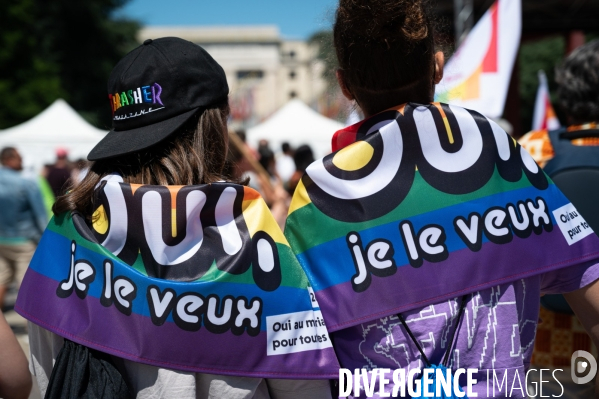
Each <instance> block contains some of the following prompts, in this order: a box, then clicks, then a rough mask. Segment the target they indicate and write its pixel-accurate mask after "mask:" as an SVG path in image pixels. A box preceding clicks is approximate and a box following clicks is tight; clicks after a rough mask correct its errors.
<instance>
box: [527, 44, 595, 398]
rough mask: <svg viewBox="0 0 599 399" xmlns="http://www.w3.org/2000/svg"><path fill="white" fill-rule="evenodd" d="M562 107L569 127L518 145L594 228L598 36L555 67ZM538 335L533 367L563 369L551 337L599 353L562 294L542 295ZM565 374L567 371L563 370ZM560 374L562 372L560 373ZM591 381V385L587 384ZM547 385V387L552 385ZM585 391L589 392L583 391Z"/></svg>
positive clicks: (576, 389)
mask: <svg viewBox="0 0 599 399" xmlns="http://www.w3.org/2000/svg"><path fill="white" fill-rule="evenodd" d="M555 80H556V82H557V84H558V89H557V95H558V104H559V107H560V108H561V109H562V110H563V111H564V114H565V115H566V118H567V125H568V126H567V127H565V128H559V129H556V130H552V131H548V130H538V131H533V132H530V133H528V134H526V135H525V136H524V137H522V138H521V139H520V145H522V147H524V148H525V149H527V150H528V151H529V152H530V154H531V155H532V157H533V158H534V159H535V160H536V161H537V162H538V163H539V165H542V166H543V168H544V171H545V173H547V174H548V175H549V176H550V177H551V179H552V180H553V181H554V183H555V184H556V185H557V186H558V187H559V188H560V189H561V190H562V191H563V192H564V194H566V195H567V196H568V198H569V199H570V200H571V201H572V203H573V204H574V205H575V206H576V209H577V210H578V211H580V213H581V214H582V215H583V216H584V217H585V220H586V222H587V223H588V224H589V225H590V227H591V228H593V230H595V231H597V229H599V40H594V41H592V42H589V43H587V44H585V45H583V46H581V47H579V48H577V49H576V50H574V51H573V52H572V53H571V54H570V55H569V56H568V57H567V58H566V59H565V60H564V61H563V63H562V64H561V65H560V66H559V67H558V68H557V69H556V71H555ZM541 305H543V307H542V309H541V319H542V320H543V323H542V324H541V325H540V326H539V327H538V335H539V339H538V340H537V343H536V344H535V351H534V359H535V363H534V366H535V367H542V368H546V369H548V370H549V369H551V370H555V372H556V373H560V369H562V368H563V364H562V363H561V362H560V361H559V358H558V357H556V356H554V355H553V353H552V350H551V348H552V345H551V343H552V342H560V341H561V342H563V343H564V344H565V345H568V347H571V348H572V350H584V351H586V352H589V353H595V354H596V353H597V347H596V346H594V345H593V342H592V341H590V340H585V339H578V338H577V337H578V336H580V334H581V330H582V326H581V325H580V322H579V321H578V319H577V317H576V316H575V315H574V313H573V312H572V310H571V308H570V307H569V306H568V304H567V302H566V300H565V299H564V297H563V296H562V295H545V296H544V297H543V298H541ZM562 373H563V371H562ZM558 375H559V374H558ZM553 385H554V387H553V392H551V390H550V389H547V391H546V392H548V393H555V394H556V396H557V395H559V394H560V391H561V390H563V391H564V392H565V394H566V395H570V396H572V397H586V396H589V395H590V394H589V393H588V392H589V391H591V392H592V388H593V387H592V383H589V384H586V386H585V385H579V384H574V383H570V382H569V381H567V382H566V383H563V386H560V387H558V386H557V385H555V384H553ZM589 385H591V386H589ZM548 388H549V387H548ZM585 389H586V390H587V392H586V393H585V392H584V390H585Z"/></svg>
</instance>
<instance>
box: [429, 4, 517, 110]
mask: <svg viewBox="0 0 599 399" xmlns="http://www.w3.org/2000/svg"><path fill="white" fill-rule="evenodd" d="M521 32H522V11H521V4H520V0H497V1H496V2H495V3H493V5H492V6H491V7H490V8H489V9H488V10H487V12H486V13H485V14H484V15H483V16H482V18H481V19H480V20H479V21H478V22H477V24H476V25H475V26H474V28H472V30H471V31H470V33H469V34H468V36H467V37H466V39H465V40H464V42H462V44H461V45H460V46H459V47H458V49H457V51H456V52H455V54H454V55H453V56H452V57H451V58H450V59H449V61H448V62H447V64H446V66H445V69H444V71H443V72H444V76H443V80H441V82H440V83H439V84H438V85H437V88H436V92H435V100H436V101H440V102H446V103H450V104H455V105H460V106H463V107H466V108H470V109H473V110H476V111H478V112H480V113H482V114H484V115H486V116H488V117H492V118H497V117H500V116H501V115H502V114H503V108H504V106H505V99H506V97H507V91H508V87H509V84H510V78H511V76H512V69H513V67H514V62H515V60H516V56H517V55H518V48H519V46H520V34H521Z"/></svg>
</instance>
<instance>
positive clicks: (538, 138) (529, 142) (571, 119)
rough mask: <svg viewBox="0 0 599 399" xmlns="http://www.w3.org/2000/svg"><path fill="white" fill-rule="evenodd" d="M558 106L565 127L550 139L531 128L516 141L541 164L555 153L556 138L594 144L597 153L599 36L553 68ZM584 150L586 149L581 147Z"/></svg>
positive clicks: (547, 133) (588, 144)
mask: <svg viewBox="0 0 599 399" xmlns="http://www.w3.org/2000/svg"><path fill="white" fill-rule="evenodd" d="M555 80H556V82H557V84H558V89H557V101H558V106H559V107H560V108H561V109H562V110H563V111H564V113H565V114H566V118H567V121H566V123H567V127H566V128H560V129H558V130H557V131H556V134H557V137H558V138H559V139H560V140H559V141H554V140H553V139H552V135H551V134H550V132H549V131H548V130H546V129H543V130H533V131H531V132H528V133H527V134H525V135H524V136H522V137H521V138H520V140H518V141H519V143H520V145H521V146H522V147H524V148H525V149H526V150H527V151H528V152H529V153H530V155H531V156H532V157H533V159H534V160H535V161H536V162H537V163H538V164H539V166H541V167H545V165H547V164H548V163H549V162H550V161H551V160H552V159H553V158H554V157H555V156H556V155H559V156H561V155H562V154H557V153H556V151H555V147H554V146H555V145H559V143H560V141H563V140H568V142H569V143H570V144H571V145H573V146H577V147H594V148H592V149H590V151H594V152H597V153H599V137H597V131H599V39H595V40H593V41H592V42H589V43H587V44H585V45H584V46H582V47H579V48H577V49H576V50H574V51H573V52H572V54H570V56H568V58H566V60H565V61H564V63H563V65H562V66H561V67H559V68H558V69H557V70H556V74H555ZM583 151H586V150H583Z"/></svg>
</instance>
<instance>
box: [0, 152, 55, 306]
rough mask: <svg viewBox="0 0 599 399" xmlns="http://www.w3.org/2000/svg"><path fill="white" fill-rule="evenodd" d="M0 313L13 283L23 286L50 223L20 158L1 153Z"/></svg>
mask: <svg viewBox="0 0 599 399" xmlns="http://www.w3.org/2000/svg"><path fill="white" fill-rule="evenodd" d="M0 163H1V164H2V166H1V167H0V310H1V309H2V307H3V306H4V298H5V296H6V291H7V290H8V288H9V286H10V284H11V283H12V282H14V283H15V285H16V286H17V288H18V287H19V286H20V285H21V281H22V280H23V276H24V275H25V271H26V270H27V266H28V265H29V261H30V260H31V257H32V256H33V253H34V252H35V247H36V244H37V242H38V241H39V239H40V236H41V235H42V232H43V231H44V229H45V228H46V224H47V223H48V217H47V214H46V209H45V207H44V201H43V200H42V195H41V193H40V189H39V187H38V185H37V183H36V182H35V181H31V180H28V179H25V178H24V177H22V176H21V175H20V173H19V172H20V171H21V170H22V169H23V161H22V159H21V155H20V154H19V152H18V151H17V149H16V148H14V147H6V148H3V149H2V151H0Z"/></svg>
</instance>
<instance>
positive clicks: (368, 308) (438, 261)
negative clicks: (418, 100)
mask: <svg viewBox="0 0 599 399" xmlns="http://www.w3.org/2000/svg"><path fill="white" fill-rule="evenodd" d="M333 150H334V151H336V152H334V153H332V154H330V155H328V156H326V157H324V158H323V159H321V160H318V161H316V162H314V163H313V164H312V165H310V167H308V169H307V170H306V174H305V175H304V177H303V178H302V180H301V182H300V184H299V185H298V188H297V190H296V192H295V195H294V198H293V201H292V203H291V207H290V210H289V217H288V220H287V225H286V228H285V234H286V237H287V239H288V241H289V243H290V245H291V248H292V249H293V251H294V252H295V254H296V256H297V257H298V259H299V261H300V263H301V264H302V266H303V268H304V270H305V271H306V273H307V275H308V278H309V280H310V283H311V285H312V288H313V289H314V291H315V294H316V298H317V299H318V302H319V304H320V309H321V311H322V314H323V316H324V319H325V321H326V323H327V328H328V330H329V331H330V332H332V331H337V330H340V329H343V328H347V327H350V326H353V325H356V324H359V323H362V322H367V321H369V320H373V319H376V318H381V317H386V316H388V315H392V314H397V313H399V312H403V311H407V310H410V309H415V308H421V307H423V306H426V305H428V304H433V303H437V302H441V301H443V300H446V299H448V298H455V297H457V296H461V295H464V294H467V293H471V292H474V291H478V290H482V289H485V288H488V287H491V286H494V285H498V284H502V283H506V282H510V281H514V280H517V279H521V278H525V277H529V276H533V275H537V274H540V273H544V272H548V271H551V270H556V269H559V268H563V267H567V266H571V265H575V264H580V263H583V262H597V261H598V260H597V259H598V258H599V238H598V237H597V236H596V235H595V234H594V233H593V231H592V229H591V228H590V227H589V226H588V224H587V223H586V222H585V220H584V218H583V217H582V215H580V214H579V213H578V211H577V210H576V209H575V208H574V207H573V206H572V204H571V203H570V202H569V201H568V199H567V198H565V197H564V195H563V194H562V193H561V192H560V191H559V190H558V189H557V188H556V186H555V185H554V184H553V183H552V182H551V180H550V179H549V178H548V177H547V176H546V175H545V174H544V173H543V171H542V170H541V169H540V168H539V167H538V166H537V164H535V162H534V161H533V160H532V158H531V157H530V155H529V154H528V153H527V152H526V151H525V150H524V149H523V148H522V147H520V146H519V145H518V144H517V143H516V141H515V140H513V139H512V138H511V137H509V136H508V135H507V134H506V133H505V132H504V131H503V130H501V128H500V127H499V126H498V125H497V124H496V123H494V122H493V121H491V120H489V119H487V118H485V117H484V116H482V115H481V114H479V113H477V112H474V111H470V110H467V109H464V108H460V107H456V106H451V105H446V104H441V103H433V104H427V105H419V104H412V103H409V104H406V105H404V106H401V107H399V108H397V109H392V110H388V111H385V112H383V113H380V114H377V115H376V116H373V117H371V118H369V119H366V120H364V121H362V122H359V123H357V124H355V125H353V126H350V127H348V128H345V129H343V130H341V131H339V132H337V133H336V134H335V136H334V138H333Z"/></svg>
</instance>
